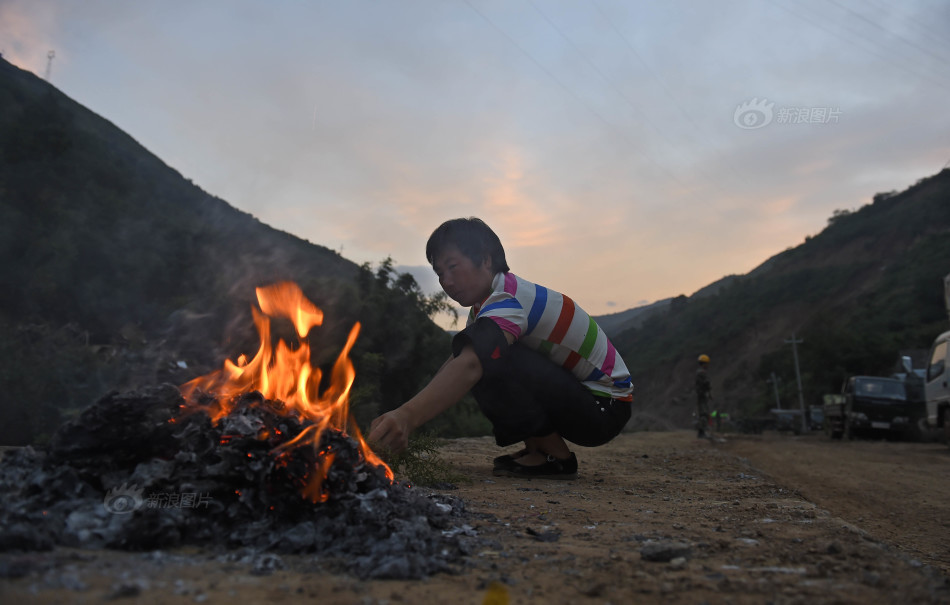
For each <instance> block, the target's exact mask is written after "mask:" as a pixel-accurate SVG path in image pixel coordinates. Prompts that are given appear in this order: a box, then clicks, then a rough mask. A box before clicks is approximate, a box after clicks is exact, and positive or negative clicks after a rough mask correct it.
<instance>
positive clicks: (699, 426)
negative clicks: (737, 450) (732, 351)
mask: <svg viewBox="0 0 950 605" xmlns="http://www.w3.org/2000/svg"><path fill="white" fill-rule="evenodd" d="M698 361H699V368H698V369H697V370H696V437H698V438H702V437H706V436H707V435H706V431H707V430H709V403H710V401H711V400H712V385H711V384H710V383H709V376H708V375H707V374H706V368H707V366H709V356H708V355H706V354H703V355H700V356H699V360H698Z"/></svg>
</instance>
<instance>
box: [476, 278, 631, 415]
mask: <svg viewBox="0 0 950 605" xmlns="http://www.w3.org/2000/svg"><path fill="white" fill-rule="evenodd" d="M483 317H484V318H488V319H491V320H492V321H494V322H495V323H496V324H498V327H500V328H501V329H502V330H504V331H505V332H510V333H511V334H512V335H513V336H514V337H515V340H517V341H518V342H520V343H521V344H523V345H524V346H526V347H528V348H531V349H534V350H535V351H538V352H540V353H542V354H544V355H546V356H547V357H548V358H550V359H551V360H552V361H554V362H555V363H557V364H559V365H561V366H562V367H563V368H565V369H566V370H569V371H570V372H571V373H572V374H574V376H576V377H577V379H578V380H580V381H581V382H582V383H583V384H584V386H586V387H587V388H588V389H590V390H591V391H592V392H594V394H596V395H605V396H609V397H613V398H615V399H619V400H622V401H632V400H633V384H631V381H630V372H629V371H628V370H627V366H626V364H624V362H623V359H621V358H620V354H619V353H618V352H617V349H616V348H614V345H613V344H612V343H611V342H610V340H609V339H608V338H607V335H606V334H604V331H603V330H601V329H600V326H598V325H597V322H595V321H594V319H593V318H592V317H591V316H590V315H588V314H587V313H586V312H585V311H584V310H583V309H581V308H580V307H579V306H577V305H576V304H574V301H573V300H571V298H570V297H568V296H566V295H564V294H561V293H560V292H555V291H554V290H551V289H549V288H545V287H543V286H539V285H537V284H533V283H531V282H529V281H527V280H524V279H522V278H520V277H518V276H517V275H515V274H514V273H498V274H497V275H495V277H494V279H493V280H492V293H491V295H489V297H488V298H487V299H485V301H484V302H483V303H482V304H481V305H476V306H473V307H472V309H471V311H470V312H469V315H468V322H467V325H471V324H473V323H474V322H475V320H476V319H481V318H483Z"/></svg>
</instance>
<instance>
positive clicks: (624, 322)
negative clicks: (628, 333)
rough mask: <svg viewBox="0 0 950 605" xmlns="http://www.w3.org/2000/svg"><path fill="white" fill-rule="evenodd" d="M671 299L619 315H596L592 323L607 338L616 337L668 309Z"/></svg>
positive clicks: (628, 310)
mask: <svg viewBox="0 0 950 605" xmlns="http://www.w3.org/2000/svg"><path fill="white" fill-rule="evenodd" d="M672 300H673V299H672V298H664V299H663V300H658V301H656V302H653V303H650V304H648V305H643V306H640V307H634V308H633V309H627V310H626V311H620V312H619V313H610V314H607V315H597V316H595V317H594V321H596V322H597V325H599V326H600V327H601V328H602V329H603V331H604V332H606V333H607V336H609V337H610V338H614V337H616V336H617V335H618V334H620V333H621V332H623V331H625V330H629V329H631V328H639V327H640V326H641V325H643V322H644V321H646V320H647V318H649V317H650V316H651V315H652V314H653V313H656V312H661V311H665V310H666V309H667V307H669V305H670V302H671V301H672Z"/></svg>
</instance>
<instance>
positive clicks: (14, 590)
mask: <svg viewBox="0 0 950 605" xmlns="http://www.w3.org/2000/svg"><path fill="white" fill-rule="evenodd" d="M576 451H577V453H578V458H579V460H580V465H581V469H580V478H579V479H578V480H576V481H549V480H533V481H532V480H517V479H510V478H495V477H492V476H491V473H490V466H491V458H492V457H494V456H496V455H498V453H499V450H498V448H496V447H495V446H494V445H493V443H492V441H491V440H490V439H488V438H482V439H460V440H454V441H450V442H449V443H448V444H447V445H446V446H445V448H444V449H443V455H444V457H445V458H446V459H448V460H450V461H451V462H452V463H453V464H455V465H456V466H457V468H458V469H459V471H460V472H461V473H462V474H463V475H465V476H466V477H467V481H465V482H460V483H459V484H458V489H457V490H452V493H454V494H455V495H457V496H459V497H461V498H462V499H463V500H465V501H466V502H467V505H468V508H469V510H470V511H472V512H473V513H475V514H476V519H477V521H476V522H475V524H474V531H475V532H477V533H478V537H479V538H480V539H481V540H482V541H481V546H479V547H478V548H477V549H476V552H472V553H471V556H470V557H469V558H468V561H467V563H466V564H465V565H464V566H463V567H462V568H460V569H458V570H457V573H455V574H442V575H438V576H434V577H431V578H428V579H426V580H422V581H416V582H405V581H371V582H362V581H359V580H358V579H356V578H353V577H348V576H344V575H339V574H334V573H333V572H331V571H329V570H328V568H327V567H326V566H324V565H322V564H320V563H317V562H314V561H313V559H311V558H307V557H286V556H284V557H279V558H277V559H276V560H274V561H273V562H272V564H271V565H267V566H265V567H266V568H265V569H261V568H260V567H261V566H260V562H258V569H257V570H256V571H253V570H252V568H251V565H250V564H249V563H248V562H242V561H234V560H228V559H227V558H226V557H221V556H220V554H218V555H214V554H208V553H201V552H195V551H190V552H174V553H158V554H156V553H150V554H140V553H133V554H130V553H115V552H89V551H75V550H68V549H60V550H57V551H54V552H53V553H39V554H30V555H12V554H6V555H3V557H2V558H0V571H4V573H3V574H0V575H3V576H4V577H5V579H3V580H2V581H0V596H3V600H4V602H14V599H19V600H22V601H27V602H42V603H68V602H99V601H102V600H103V599H116V600H121V599H123V598H129V599H133V600H135V601H136V602H146V603H176V602H188V603H194V602H205V603H231V602H232V601H234V600H235V599H240V600H241V601H242V602H264V601H283V602H297V601H303V600H313V599H316V600H319V602H320V603H433V604H434V603H455V604H463V603H478V604H481V603H539V604H541V603H544V604H548V603H702V602H709V603H806V602H807V603H809V604H813V603H862V604H864V603H910V602H914V603H950V548H948V540H950V531H948V529H950V448H947V446H946V445H943V444H936V443H930V444H912V443H888V442H862V441H853V442H848V441H845V442H832V441H829V440H827V439H826V438H824V437H823V436H820V435H808V436H801V437H794V436H785V435H778V434H769V433H766V434H765V435H761V436H737V435H731V436H730V435H727V436H724V437H723V438H722V439H717V440H715V441H709V440H698V439H696V438H695V437H694V436H693V435H692V434H690V433H688V432H668V433H631V434H625V435H622V436H621V437H619V438H618V439H616V440H615V441H614V442H612V443H610V444H608V445H607V446H605V447H601V448H596V449H587V448H576Z"/></svg>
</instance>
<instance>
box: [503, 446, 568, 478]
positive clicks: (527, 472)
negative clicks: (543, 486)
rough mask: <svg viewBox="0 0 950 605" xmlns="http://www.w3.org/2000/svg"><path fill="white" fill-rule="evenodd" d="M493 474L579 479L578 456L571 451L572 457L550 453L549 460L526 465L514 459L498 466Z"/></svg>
mask: <svg viewBox="0 0 950 605" xmlns="http://www.w3.org/2000/svg"><path fill="white" fill-rule="evenodd" d="M492 474H493V475H495V476H496V477H520V478H522V479H577V456H575V455H574V452H571V457H570V458H565V459H564V460H558V459H557V458H555V457H554V456H552V455H550V454H548V457H547V460H545V461H544V462H542V463H541V464H537V465H534V466H525V465H524V464H518V463H517V462H515V461H514V460H512V461H511V462H508V463H507V464H503V465H502V466H496V467H495V468H494V470H493V471H492Z"/></svg>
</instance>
